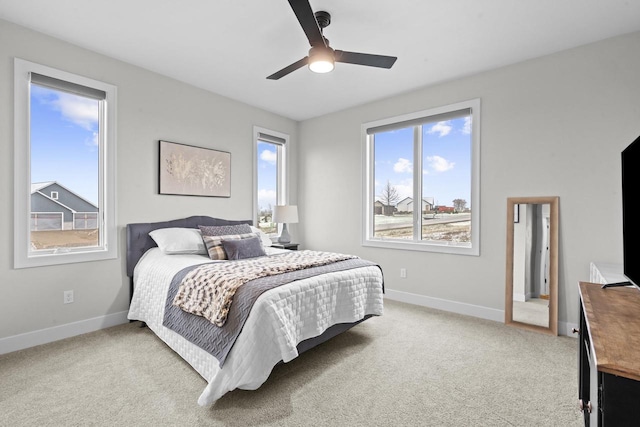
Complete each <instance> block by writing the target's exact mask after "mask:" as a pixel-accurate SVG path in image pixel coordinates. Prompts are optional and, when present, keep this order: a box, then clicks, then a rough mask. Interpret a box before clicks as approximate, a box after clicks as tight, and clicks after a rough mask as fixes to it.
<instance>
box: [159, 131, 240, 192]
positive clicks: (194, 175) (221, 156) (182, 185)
mask: <svg viewBox="0 0 640 427" xmlns="http://www.w3.org/2000/svg"><path fill="white" fill-rule="evenodd" d="M158 142H159V171H158V192H159V194H171V195H181V196H204V197H231V153H229V152H226V151H220V150H214V149H211V148H203V147H197V146H194V145H187V144H180V143H177V142H171V141H164V140H160V141H158Z"/></svg>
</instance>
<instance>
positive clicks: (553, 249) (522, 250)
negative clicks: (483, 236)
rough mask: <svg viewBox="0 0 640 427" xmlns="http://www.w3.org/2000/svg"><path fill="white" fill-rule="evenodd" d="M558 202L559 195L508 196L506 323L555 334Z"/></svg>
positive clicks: (556, 331) (556, 330)
mask: <svg viewBox="0 0 640 427" xmlns="http://www.w3.org/2000/svg"><path fill="white" fill-rule="evenodd" d="M558 204H559V201H558V197H509V198H508V199H507V252H506V255H507V268H506V286H505V310H504V312H505V323H506V324H507V325H512V326H517V327H521V328H526V329H529V330H533V331H538V332H544V333H548V334H552V335H558Z"/></svg>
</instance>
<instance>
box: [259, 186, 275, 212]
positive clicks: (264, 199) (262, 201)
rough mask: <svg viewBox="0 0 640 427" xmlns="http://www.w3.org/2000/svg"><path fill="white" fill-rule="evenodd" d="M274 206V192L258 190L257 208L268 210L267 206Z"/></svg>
mask: <svg viewBox="0 0 640 427" xmlns="http://www.w3.org/2000/svg"><path fill="white" fill-rule="evenodd" d="M275 204H276V191H275V190H265V189H260V190H258V206H260V207H261V208H264V209H266V208H268V207H269V205H271V206H272V207H273V206H275Z"/></svg>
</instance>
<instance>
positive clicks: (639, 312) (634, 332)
mask: <svg viewBox="0 0 640 427" xmlns="http://www.w3.org/2000/svg"><path fill="white" fill-rule="evenodd" d="M580 295H581V298H582V308H583V310H584V314H585V319H586V322H587V325H588V326H589V333H590V337H591V345H592V347H593V349H594V351H595V360H596V365H597V367H598V371H601V372H606V373H609V374H614V375H618V376H622V377H626V378H632V379H634V380H636V381H640V290H638V289H637V288H632V287H618V288H607V289H602V288H601V285H599V284H596V283H587V282H580Z"/></svg>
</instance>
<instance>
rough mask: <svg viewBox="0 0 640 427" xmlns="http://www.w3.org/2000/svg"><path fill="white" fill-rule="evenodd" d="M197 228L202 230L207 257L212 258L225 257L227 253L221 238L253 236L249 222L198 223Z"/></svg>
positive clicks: (219, 258)
mask: <svg viewBox="0 0 640 427" xmlns="http://www.w3.org/2000/svg"><path fill="white" fill-rule="evenodd" d="M198 228H199V229H200V231H201V232H202V240H204V244H205V246H206V247H207V253H208V254H209V258H211V259H213V260H221V259H227V254H226V253H225V252H224V248H223V247H222V241H223V240H231V239H247V238H249V237H254V236H255V233H254V232H253V231H251V226H250V225H249V224H238V225H221V226H216V225H199V226H198Z"/></svg>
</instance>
